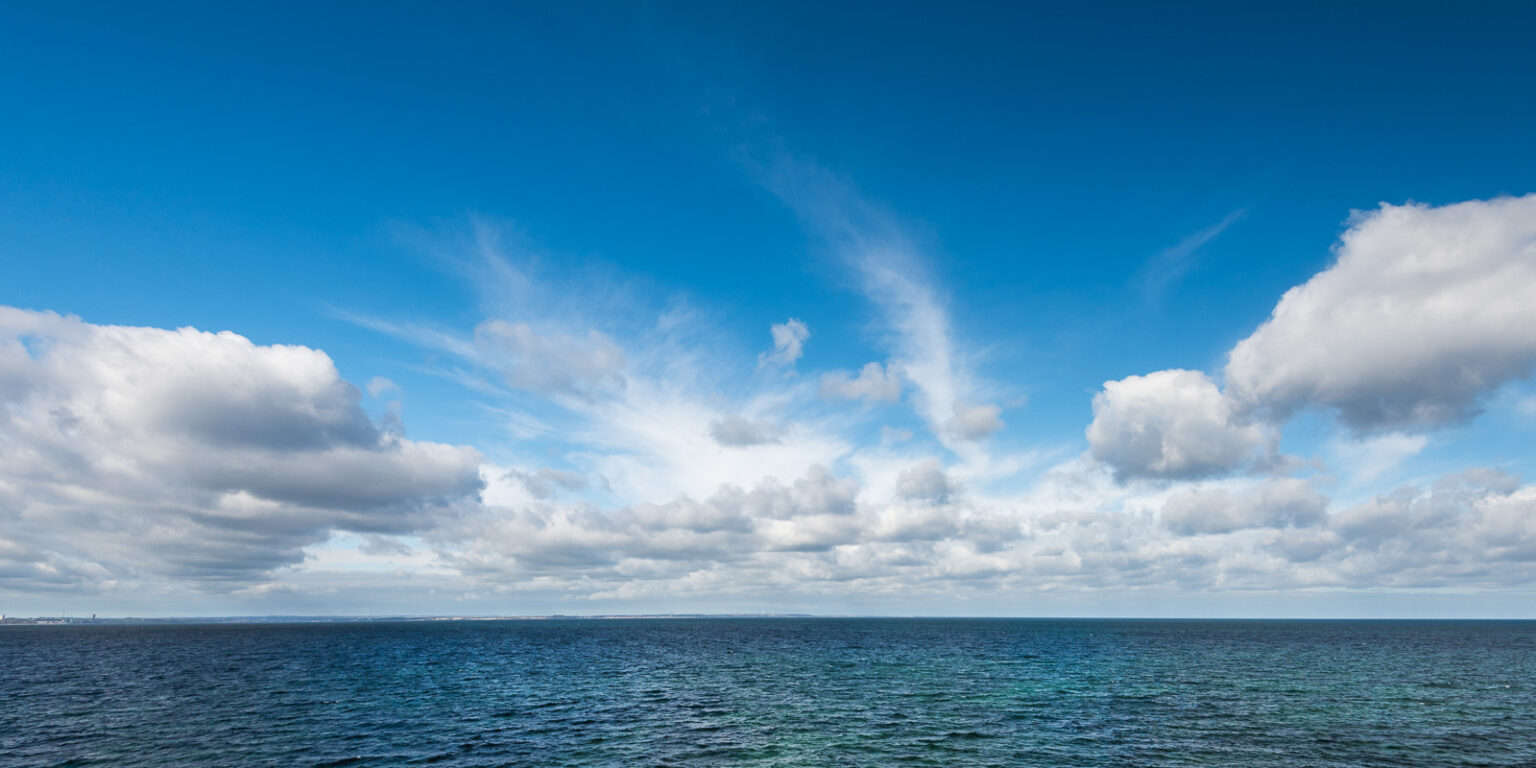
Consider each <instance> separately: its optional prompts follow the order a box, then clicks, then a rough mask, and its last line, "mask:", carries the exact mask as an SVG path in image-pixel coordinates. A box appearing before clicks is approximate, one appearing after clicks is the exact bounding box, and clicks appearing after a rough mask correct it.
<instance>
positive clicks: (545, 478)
mask: <svg viewBox="0 0 1536 768" xmlns="http://www.w3.org/2000/svg"><path fill="white" fill-rule="evenodd" d="M505 476H506V477H507V478H508V479H510V480H516V481H517V482H518V483H520V484H521V485H522V486H523V488H524V489H525V490H527V491H528V494H529V495H530V496H532V497H533V498H535V499H541V500H547V499H552V498H554V497H556V496H558V495H559V494H560V492H561V491H568V492H575V491H582V490H586V488H587V485H588V482H587V476H586V475H583V474H581V473H580V472H571V471H568V470H564V469H554V468H552V467H543V468H541V469H539V470H537V471H534V472H527V471H524V470H519V469H509V470H507V471H506V473H505Z"/></svg>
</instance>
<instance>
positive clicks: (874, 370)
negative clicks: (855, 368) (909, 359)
mask: <svg viewBox="0 0 1536 768" xmlns="http://www.w3.org/2000/svg"><path fill="white" fill-rule="evenodd" d="M821 396H822V397H824V398H827V399H828V400H833V399H843V400H864V401H866V402H870V403H881V402H883V403H894V402H896V401H897V400H900V399H901V373H900V369H899V368H897V367H895V366H889V365H887V366H881V365H880V364H879V363H865V364H864V367H863V368H861V369H859V374H858V375H857V376H849V375H848V372H847V371H833V372H831V373H827V374H825V375H823V376H822V377H821Z"/></svg>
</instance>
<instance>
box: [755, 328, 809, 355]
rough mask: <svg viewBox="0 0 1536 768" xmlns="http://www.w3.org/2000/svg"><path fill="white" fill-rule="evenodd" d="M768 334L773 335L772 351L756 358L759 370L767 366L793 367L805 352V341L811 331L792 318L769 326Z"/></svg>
mask: <svg viewBox="0 0 1536 768" xmlns="http://www.w3.org/2000/svg"><path fill="white" fill-rule="evenodd" d="M768 332H769V333H770V334H772V335H773V351H772V352H764V353H762V354H761V355H758V356H757V365H758V367H759V368H762V367H764V366H767V365H782V366H785V367H788V366H792V365H794V364H795V361H796V360H799V359H800V356H801V355H802V354H804V352H805V340H806V339H809V338H810V337H811V329H810V328H809V327H807V326H806V324H805V323H803V322H801V321H799V320H796V319H795V318H793V317H792V318H790V319H788V320H786V321H784V322H782V323H774V324H773V325H771V326H769V328H768Z"/></svg>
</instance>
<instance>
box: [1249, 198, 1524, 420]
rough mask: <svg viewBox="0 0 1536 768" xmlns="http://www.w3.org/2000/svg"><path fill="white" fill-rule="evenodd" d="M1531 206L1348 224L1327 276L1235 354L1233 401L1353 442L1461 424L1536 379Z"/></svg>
mask: <svg viewBox="0 0 1536 768" xmlns="http://www.w3.org/2000/svg"><path fill="white" fill-rule="evenodd" d="M1533 296H1536V195H1527V196H1525V197H1510V198H1500V199H1497V200H1489V201H1471V202H1465V203H1457V204H1455V205H1447V206H1444V207H1440V208H1431V207H1429V206H1425V205H1403V206H1395V205H1383V206H1382V207H1381V209H1380V210H1378V211H1372V212H1370V213H1364V214H1358V215H1356V216H1355V217H1354V219H1353V220H1352V222H1351V226H1350V228H1349V231H1347V232H1345V233H1344V236H1343V238H1342V239H1341V241H1340V243H1339V246H1338V259H1337V261H1336V262H1335V263H1334V265H1333V266H1332V267H1330V268H1328V269H1327V270H1325V271H1323V272H1321V273H1319V274H1318V275H1317V276H1315V277H1313V278H1312V279H1311V280H1308V281H1307V282H1306V283H1305V284H1302V285H1299V286H1297V287H1295V288H1292V289H1291V290H1289V291H1287V292H1286V294H1285V296H1284V297H1283V298H1281V299H1280V303H1279V304H1278V305H1276V307H1275V311H1274V314H1273V315H1271V317H1270V319H1269V320H1268V321H1267V322H1265V323H1264V324H1263V325H1262V326H1260V327H1259V329H1258V330H1257V331H1255V332H1254V333H1253V335H1252V336H1249V337H1248V338H1247V339H1244V340H1243V341H1242V342H1241V343H1239V344H1238V345H1237V346H1236V347H1235V348H1233V350H1232V355H1231V360H1230V362H1229V363H1228V364H1227V369H1226V386H1227V391H1228V394H1229V395H1231V396H1232V397H1233V398H1234V399H1235V400H1236V401H1238V402H1239V403H1242V404H1244V405H1246V406H1249V407H1256V408H1260V409H1263V410H1266V411H1269V412H1271V413H1273V414H1275V415H1277V416H1280V417H1283V416H1285V415H1286V414H1289V413H1290V412H1292V411H1294V410H1296V409H1299V408H1305V407H1309V406H1314V407H1324V408H1334V409H1337V410H1338V413H1339V417H1340V419H1341V420H1342V421H1343V422H1344V423H1345V424H1346V425H1348V426H1350V427H1352V428H1355V429H1357V430H1361V431H1377V430H1391V429H1408V428H1416V427H1434V426H1440V425H1443V424H1446V423H1450V422H1453V421H1457V420H1461V419H1464V418H1466V417H1467V416H1469V415H1471V414H1472V413H1474V412H1475V411H1476V408H1477V404H1478V401H1479V399H1480V398H1481V397H1483V396H1484V395H1486V394H1487V393H1489V392H1490V391H1491V390H1493V389H1494V388H1496V387H1498V386H1499V385H1501V384H1503V383H1505V382H1507V381H1510V380H1512V379H1518V378H1523V377H1526V376H1529V375H1530V373H1531V370H1532V367H1533V366H1536V301H1533V300H1532V297H1533Z"/></svg>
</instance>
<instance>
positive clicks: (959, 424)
mask: <svg viewBox="0 0 1536 768" xmlns="http://www.w3.org/2000/svg"><path fill="white" fill-rule="evenodd" d="M1002 412H1003V409H1002V408H999V407H997V406H995V405H988V404H985V403H983V404H981V405H971V404H969V403H962V402H958V401H957V402H956V403H955V413H954V415H953V416H950V417H949V420H948V421H946V422H944V431H945V432H946V433H947V434H949V435H950V436H952V437H954V438H956V439H959V440H980V439H982V438H984V437H986V436H988V435H990V434H992V433H993V432H996V431H998V430H999V429H1002V428H1003V419H1002V417H1001V416H1002Z"/></svg>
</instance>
